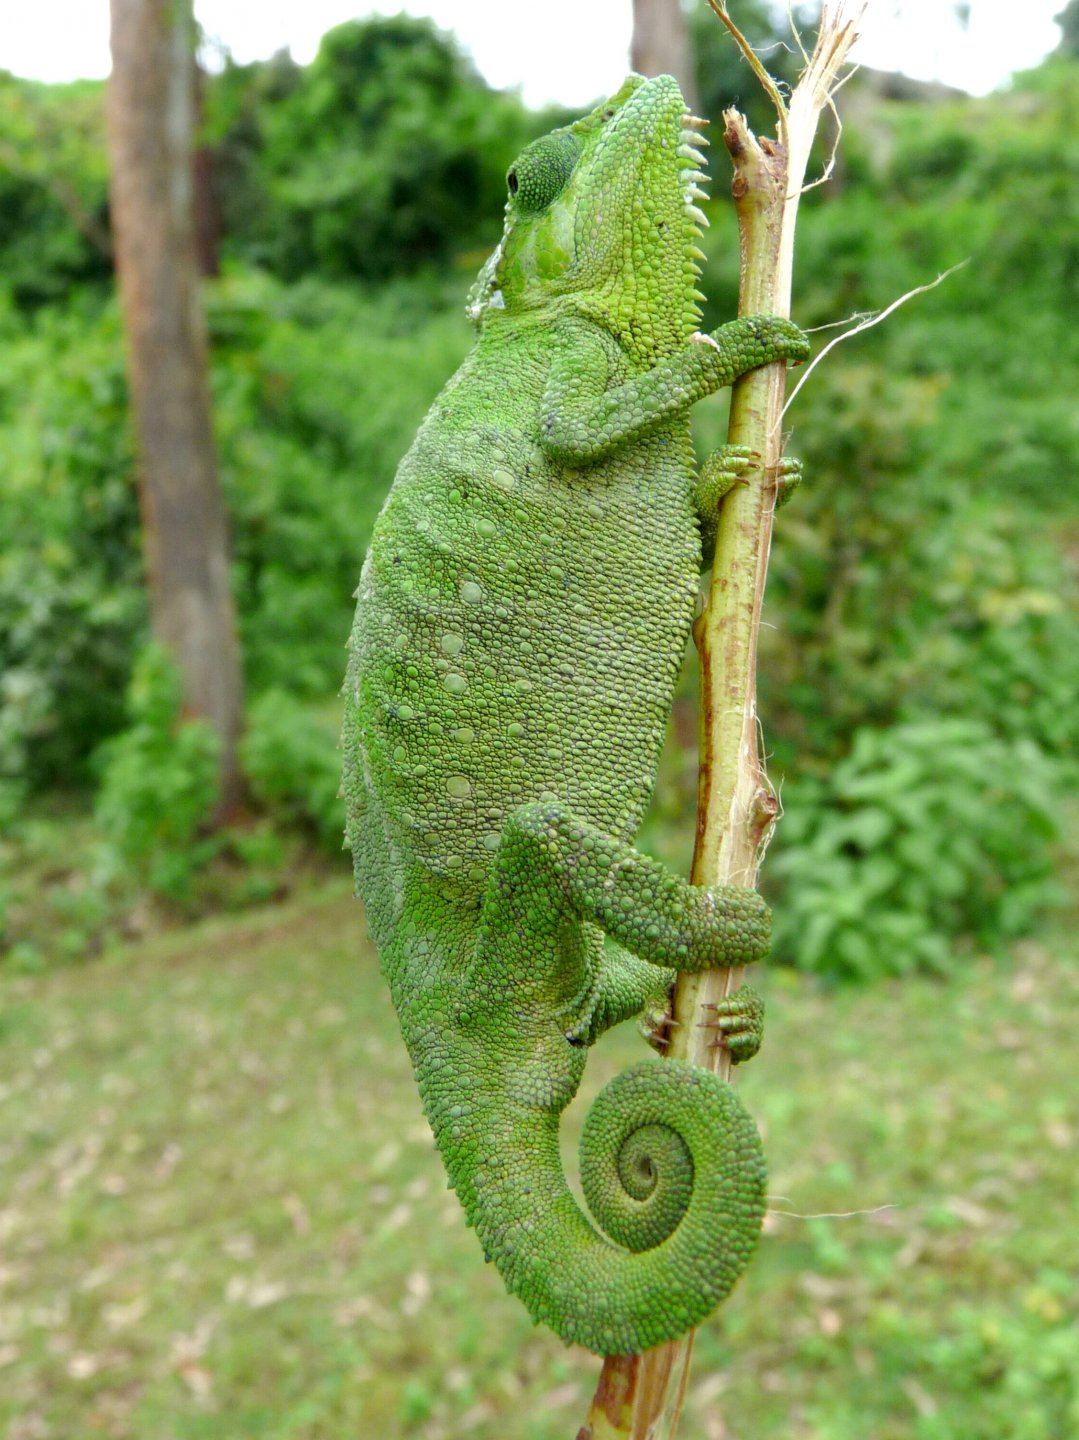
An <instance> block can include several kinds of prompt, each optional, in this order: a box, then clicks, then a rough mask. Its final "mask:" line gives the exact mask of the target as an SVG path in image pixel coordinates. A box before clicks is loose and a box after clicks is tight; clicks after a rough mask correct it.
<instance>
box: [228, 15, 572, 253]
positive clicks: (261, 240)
mask: <svg viewBox="0 0 1079 1440" xmlns="http://www.w3.org/2000/svg"><path fill="white" fill-rule="evenodd" d="M208 99H209V113H210V135H211V138H212V141H213V147H214V154H215V166H216V168H217V169H218V170H219V171H220V172H221V173H222V174H223V175H224V176H226V177H227V179H228V182H229V183H228V185H227V186H223V187H220V193H221V197H222V202H223V212H224V224H225V231H226V249H227V250H228V251H229V252H230V253H232V254H233V255H237V256H242V257H243V258H244V259H245V260H248V261H254V262H255V263H257V264H259V265H263V266H266V267H267V268H269V269H271V270H273V271H274V272H275V273H276V274H278V275H281V276H283V277H284V278H286V279H296V278H298V277H299V276H301V275H305V274H308V273H311V272H313V271H317V272H318V273H319V274H321V275H323V276H325V277H338V278H340V277H345V276H363V277H366V278H385V277H386V276H389V275H394V274H401V273H403V272H408V271H413V270H416V269H417V268H418V267H420V266H423V265H429V264H432V263H442V262H445V261H446V260H447V259H448V258H449V257H450V256H452V255H453V254H455V253H457V252H459V251H460V250H461V249H462V248H469V247H471V246H474V245H482V246H485V247H487V248H492V247H493V246H494V242H495V240H496V239H497V235H498V229H499V222H500V216H501V212H502V207H503V205H504V203H505V198H506V195H505V175H506V170H507V168H508V167H509V165H510V164H511V162H512V161H513V158H514V156H515V155H516V153H517V152H518V150H520V149H521V147H522V146H523V145H524V144H525V143H526V141H528V140H530V139H531V138H532V137H533V136H534V135H535V134H537V133H539V130H541V129H543V128H546V126H545V120H544V119H542V118H539V119H537V117H535V116H532V115H530V114H529V113H528V111H526V110H525V108H524V106H523V105H522V104H521V102H520V100H519V99H518V98H517V97H516V96H515V95H513V94H511V93H502V94H500V93H498V92H495V91H492V90H490V89H489V88H488V87H487V85H486V84H485V83H484V82H483V81H482V80H481V79H480V77H479V75H478V74H477V73H476V71H475V70H474V68H473V67H472V65H471V63H470V62H469V61H468V60H467V59H466V58H465V57H464V55H463V54H462V52H461V50H460V48H459V47H458V45H457V43H456V41H455V40H454V39H453V38H452V37H451V36H448V35H445V34H443V33H442V32H440V31H439V30H437V29H436V28H435V26H434V25H433V24H432V23H431V22H430V21H429V20H426V19H415V18H413V17H411V16H408V15H396V16H392V17H390V16H387V17H383V16H371V17H369V18H367V19H364V20H355V21H349V22H347V23H346V24H343V25H338V26H337V27H336V28H335V29H333V30H330V31H328V32H327V33H326V34H325V35H324V36H323V37H322V42H321V44H320V45H319V50H318V54H317V55H316V57H315V59H314V60H313V61H312V62H311V64H310V65H307V66H304V67H302V68H300V67H297V66H293V65H290V63H289V62H288V61H284V60H282V59H281V58H279V57H278V58H275V59H274V60H271V61H268V62H266V63H264V64H259V65H253V66H246V67H237V66H229V67H228V68H227V69H226V71H225V73H224V75H222V76H221V77H220V78H217V79H213V80H211V82H210V84H209V86H208Z"/></svg>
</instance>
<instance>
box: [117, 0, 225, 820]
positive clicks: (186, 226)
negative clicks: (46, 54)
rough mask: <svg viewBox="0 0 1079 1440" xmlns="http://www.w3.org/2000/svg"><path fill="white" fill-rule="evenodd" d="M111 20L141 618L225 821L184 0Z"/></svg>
mask: <svg viewBox="0 0 1079 1440" xmlns="http://www.w3.org/2000/svg"><path fill="white" fill-rule="evenodd" d="M111 11H112V37H111V38H112V60H113V69H112V78H111V81H110V83H109V98H108V122H109V123H108V136H109V151H110V169H111V208H112V223H113V234H114V243H115V253H116V262H117V269H118V272H119V281H120V296H121V300H122V305H123V316H124V329H125V333H126V337H127V351H128V372H129V375H130V380H131V397H132V404H133V406H134V413H135V426H136V435H137V439H138V449H139V461H140V480H139V503H140V508H141V512H142V528H143V546H144V550H145V556H146V569H147V578H148V586H149V593H150V614H151V620H152V624H153V629H154V634H155V635H156V637H157V638H158V639H159V640H160V641H161V642H162V643H163V644H164V645H165V647H166V648H167V650H168V651H169V653H170V654H171V655H172V656H173V658H174V660H175V661H176V663H177V665H178V666H179V669H180V672H181V674H182V676H183V682H184V697H185V704H186V713H187V714H189V715H192V716H199V717H201V718H203V719H205V720H207V721H209V723H210V724H211V725H212V726H213V728H214V730H215V731H216V732H217V734H218V736H219V737H220V740H221V767H220V778H221V813H222V814H225V813H227V812H228V811H229V810H230V809H232V808H233V807H234V806H235V804H236V802H237V799H238V796H239V788H240V782H239V769H238V764H237V754H236V742H237V739H238V736H239V731H240V724H241V718H242V681H241V672H240V656H239V648H238V645H237V640H236V620H235V612H234V607H233V602H232V593H231V590H230V588H229V544H228V526H227V520H226V516H225V507H224V504H223V501H222V498H221V490H220V486H219V484H218V477H217V461H216V456H215V453H214V442H213V433H212V430H211V426H210V396H209V388H208V384H207V376H206V338H205V332H204V328H203V319H202V312H201V310H200V308H199V297H198V272H197V262H196V251H195V233H194V207H193V197H192V155H191V149H192V119H193V101H194V80H193V75H192V69H193V65H194V52H193V46H192V42H193V35H194V29H193V19H192V13H191V0H111Z"/></svg>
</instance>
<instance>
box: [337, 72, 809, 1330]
mask: <svg viewBox="0 0 1079 1440" xmlns="http://www.w3.org/2000/svg"><path fill="white" fill-rule="evenodd" d="M699 123H700V122H695V121H694V119H693V117H690V116H687V114H686V107H685V103H684V101H683V99H682V96H681V94H680V92H679V89H678V86H677V84H676V82H675V81H674V80H672V79H671V78H670V77H669V76H661V77H659V78H657V79H653V80H644V79H642V78H641V77H640V76H637V75H634V76H630V77H629V79H627V80H626V82H625V84H624V85H623V86H622V88H621V89H620V90H619V91H618V93H617V94H616V95H615V96H614V97H613V98H612V99H611V100H610V101H609V102H608V103H607V104H606V105H603V106H601V107H599V108H597V109H596V110H594V111H593V112H592V113H591V114H589V115H586V116H585V117H584V118H583V119H581V120H578V121H576V122H575V123H574V124H571V125H569V126H567V127H565V128H563V129H559V130H555V131H554V132H553V133H552V134H550V135H548V136H546V137H544V138H543V139H540V140H537V141H535V142H534V143H533V144H531V145H529V146H528V147H527V148H526V149H525V150H524V151H523V152H522V153H521V155H520V156H519V157H518V159H517V161H516V163H515V164H514V165H513V167H512V169H511V170H510V172H509V175H508V177H507V180H508V188H509V198H508V201H507V204H506V222H505V229H504V233H503V236H502V239H501V241H500V243H499V245H498V247H497V249H496V250H495V251H494V254H493V255H492V256H491V257H490V259H489V260H488V261H487V263H486V264H485V265H484V267H483V269H482V270H481V271H480V274H479V277H478V279H477V281H476V283H475V286H474V288H473V290H472V294H471V297H470V305H469V313H470V315H471V316H472V318H473V320H474V321H475V323H476V326H477V328H478V332H479V333H478V338H477V341H476V344H475V346H474V348H473V350H472V352H471V354H470V355H469V356H468V357H467V359H466V360H465V361H464V363H463V364H462V366H461V368H460V369H459V370H458V372H457V373H456V375H454V376H453V378H452V379H451V380H450V381H449V383H448V384H447V385H446V387H445V389H444V390H443V391H442V393H441V395H440V396H439V397H438V398H437V400H436V401H435V402H434V405H433V406H432V408H431V410H430V412H429V414H428V415H427V417H426V419H425V420H424V422H423V425H422V426H421V427H420V430H419V432H418V434H417V436H416V439H415V441H414V442H413V445H412V447H411V449H410V450H409V451H408V453H407V455H406V456H405V458H404V460H403V461H402V462H401V466H400V469H399V470H398V472H397V477H396V480H395V481H394V485H393V488H392V490H391V492H390V495H389V498H388V499H387V501H386V504H385V506H384V508H383V510H382V513H381V515H380V516H379V519H378V521H377V523H376V525H375V529H374V534H373V538H372V541H371V547H370V551H369V553H368V556H367V559H366V562H365V564H364V567H363V571H362V574H361V578H360V584H359V589H358V590H357V592H356V593H357V599H358V605H357V610H356V620H355V625H354V628H353V631H352V636H351V639H350V641H349V650H350V656H349V668H348V675H347V679H346V683H345V705H346V709H345V726H344V738H343V748H344V752H345V780H344V793H345V797H346V802H347V813H348V843H349V844H350V846H351V849H352V853H353V857H354V861H355V868H356V876H357V887H358V891H359V893H360V895H361V896H362V897H363V900H364V902H365V905H366V911H367V917H368V924H369V926H370V929H371V932H372V935H373V938H374V940H375V942H376V944H377V946H378V948H379V951H380V954H381V963H382V969H383V971H384V973H385V975H386V977H387V979H388V981H389V984H390V988H391V991H392V995H393V1001H394V1004H395V1006H396V1009H397V1014H398V1016H399V1018H400V1022H401V1029H402V1032H403V1034H404V1039H405V1042H406V1044H407V1046H408V1049H409V1052H410V1055H411V1058H412V1063H413V1065H414V1067H415V1072H416V1077H417V1080H418V1082H419V1088H420V1094H421V1096H422V1099H423V1105H424V1109H425V1110H426V1113H427V1116H428V1119H429V1120H430V1123H431V1127H432V1129H433V1131H434V1134H435V1138H436V1141H437V1143H438V1147H439V1149H440V1151H441V1153H442V1157H443V1160H444V1161H445V1165H446V1169H447V1171H448V1172H449V1176H450V1184H451V1186H452V1188H454V1189H455V1190H456V1192H457V1194H458V1196H459V1198H460V1201H461V1204H462V1205H463V1207H464V1210H465V1213H466V1215H467V1217H468V1221H469V1223H470V1224H471V1225H473V1226H474V1227H475V1230H476V1233H477V1235H478V1237H479V1239H480V1242H481V1243H482V1245H483V1248H484V1252H485V1254H486V1256H487V1258H488V1259H490V1260H493V1261H494V1263H495V1265H496V1266H497V1267H498V1269H499V1271H500V1273H501V1275H502V1277H503V1279H504V1281H505V1283H506V1285H507V1287H508V1288H509V1290H510V1291H512V1292H513V1293H514V1294H516V1295H518V1296H519V1297H520V1298H521V1300H522V1301H523V1302H524V1304H525V1305H526V1306H527V1308H528V1310H529V1311H530V1312H531V1314H532V1316H533V1317H534V1318H535V1319H536V1320H537V1321H543V1322H544V1323H546V1324H547V1325H550V1326H551V1327H552V1328H553V1329H554V1330H556V1331H557V1332H558V1334H559V1335H560V1336H562V1338H563V1339H564V1340H566V1341H567V1342H570V1341H572V1342H577V1343H580V1344H582V1345H585V1346H587V1347H588V1348H589V1349H591V1350H593V1351H596V1352H598V1353H600V1354H619V1353H629V1352H634V1351H640V1350H643V1349H646V1348H648V1347H650V1346H653V1345H656V1344H658V1343H660V1342H661V1341H664V1340H668V1339H671V1338H673V1337H675V1336H677V1335H679V1334H681V1333H682V1332H684V1331H685V1330H687V1329H689V1328H691V1327H692V1326H693V1325H695V1324H696V1323H697V1322H698V1321H700V1320H701V1319H703V1318H704V1316H706V1315H707V1314H708V1313H709V1312H710V1311H711V1310H712V1309H713V1308H714V1307H715V1306H716V1305H717V1304H718V1303H719V1302H720V1301H721V1300H722V1299H723V1298H724V1297H725V1296H726V1295H727V1294H728V1292H729V1291H730V1289H731V1287H732V1286H733V1284H734V1282H735V1281H736V1280H737V1278H738V1276H739V1274H740V1273H741V1271H742V1270H743V1269H744V1267H745V1265H746V1264H747V1262H748V1260H749V1258H750V1256H751V1254H752V1252H753V1250H754V1247H755V1245H756V1242H757V1238H758V1234H759V1231H760V1225H761V1219H762V1215H763V1209H764V1179H765V1176H764V1161H763V1155H762V1150H761V1145H760V1140H759V1137H758V1135H757V1131H756V1127H755V1126H754V1124H753V1122H752V1120H751V1119H750V1117H749V1115H748V1114H747V1113H746V1111H745V1110H744V1108H743V1107H742V1105H741V1102H740V1101H739V1100H738V1099H737V1097H736V1095H735V1093H734V1091H733V1090H732V1088H731V1087H730V1086H729V1085H727V1084H725V1083H723V1082H722V1081H721V1080H719V1079H718V1077H716V1076H715V1075H713V1074H712V1073H711V1072H709V1071H706V1070H703V1069H700V1068H698V1067H696V1066H692V1065H689V1064H685V1063H682V1062H679V1061H674V1060H669V1059H664V1058H654V1059H652V1060H650V1061H644V1062H642V1063H640V1064H637V1065H634V1066H632V1067H631V1068H630V1069H628V1070H626V1071H625V1072H624V1073H623V1074H621V1075H620V1076H618V1077H617V1078H616V1079H615V1080H613V1081H612V1082H611V1083H610V1084H609V1085H608V1086H607V1087H606V1088H605V1089H604V1090H603V1091H602V1092H601V1094H600V1095H599V1097H598V1098H597V1100H596V1102H595V1104H594V1105H593V1106H592V1108H591V1110H590V1112H589V1114H588V1118H587V1120H586V1122H585V1128H584V1134H583V1137H582V1141H581V1180H582V1186H583V1189H584V1193H585V1197H586V1200H587V1203H588V1206H589V1208H590V1210H591V1212H592V1216H593V1217H594V1221H595V1223H593V1221H592V1220H590V1219H589V1218H588V1217H587V1216H586V1215H585V1213H584V1212H583V1211H582V1209H581V1207H580V1205H579V1204H578V1202H577V1200H576V1199H575V1198H574V1195H573V1193H572V1191H571V1190H570V1188H569V1186H568V1184H567V1182H566V1178H565V1175H564V1173H563V1168H562V1163H561V1160H560V1157H559V1147H558V1125H559V1116H560V1114H561V1112H562V1110H563V1109H564V1108H565V1107H566V1105H567V1104H568V1103H569V1101H570V1100H571V1099H572V1097H573V1095H574V1093H575V1092H576V1090H577V1086H578V1083H579V1081H580V1078H581V1074H582V1071H583V1068H584V1062H585V1054H586V1049H587V1047H588V1045H590V1044H591V1043H592V1042H593V1041H594V1040H595V1039H596V1037H597V1036H598V1035H599V1034H600V1033H601V1032H602V1031H603V1030H605V1029H606V1028H607V1027H608V1026H610V1025H614V1024H616V1023H618V1022H619V1021H621V1020H624V1019H626V1018H627V1017H629V1016H632V1015H637V1014H639V1013H640V1012H642V1010H644V1011H646V1012H647V1011H655V1010H656V1009H657V1008H658V1007H660V1006H662V1005H663V1003H664V996H665V991H666V988H667V987H668V986H669V984H670V982H671V981H672V979H673V978H674V973H675V971H676V970H678V969H683V970H691V969H704V968H709V967H714V966H720V965H742V964H748V963H750V962H752V961H755V960H760V959H761V958H763V956H764V954H765V952H766V949H767V943H768V933H769V915H768V911H767V909H766V907H765V906H764V904H763V902H762V901H761V900H760V898H759V897H758V896H757V895H756V894H754V893H753V892H752V891H749V890H744V889H740V888H735V887H715V888H704V887H694V886H691V885H689V884H688V883H687V882H686V881H684V880H681V879H678V878H677V877H675V876H674V875H673V874H670V873H669V872H668V871H667V870H666V869H665V868H664V867H663V866H661V865H659V864H658V863H656V862H655V861H653V860H651V859H648V858H646V857H645V856H644V855H642V854H640V853H639V852H638V851H637V850H635V849H634V848H633V847H632V843H631V842H632V839H633V836H634V835H635V833H636V831H637V828H638V826H639V824H640V821H641V817H642V814H643V812H644V808H645V805H646V803H647V801H648V799H649V796H650V794H651V790H652V785H653V780H654V776H655V769H656V762H657V758H658V754H659V750H660V747H661V744H662V741H663V738H664V732H665V728H666V722H667V718H668V714H669V711H670V706H671V701H672V692H673V688H674V685H675V681H676V678H677V675H678V671H679V666H680V663H681V660H682V657H683V653H684V650H685V647H686V642H687V639H688V636H689V632H690V628H691V625H692V621H693V615H694V609H695V605H696V600H697V595H698V589H699V577H700V566H701V558H702V557H701V549H702V533H703V536H704V539H705V545H706V548H707V546H708V543H709V536H710V535H711V534H712V533H713V531H714V520H715V509H716V502H717V499H718V497H719V495H720V494H721V493H722V491H723V490H724V489H725V488H729V485H730V484H731V483H733V480H734V478H735V477H736V475H737V471H738V461H739V457H738V455H737V454H735V455H733V456H732V455H731V454H730V453H725V452H721V454H720V456H719V457H713V460H712V461H710V462H709V463H707V464H706V465H705V467H704V471H703V473H702V476H701V477H700V478H698V476H697V473H696V466H695V463H694V457H693V450H692V444H691V441H690V434H689V421H688V411H689V407H690V405H691V404H692V403H693V402H694V401H695V400H698V399H700V398H701V397H703V396H705V395H708V394H710V393H711V392H712V391H714V390H717V389H718V388H720V387H721V386H724V385H727V384H729V383H730V382H731V381H732V380H733V379H735V378H736V377H737V376H738V375H740V374H742V373H743V372H744V371H746V370H749V369H751V368H753V367H754V366H757V365H762V364H765V363H769V362H772V361H776V360H782V359H795V360H799V359H803V358H804V357H805V355H806V352H807V344H806V341H805V338H804V336H803V335H802V334H801V332H800V331H798V330H797V329H796V328H795V327H794V326H793V325H792V324H790V322H788V321H785V320H780V319H776V318H772V317H749V318H744V319H740V320H737V321H735V322H733V323H732V324H729V325H725V326H723V327H722V328H721V329H719V330H717V331H716V332H715V333H714V334H712V335H706V336H702V335H699V334H698V333H697V325H698V323H699V311H698V309H697V301H698V299H700V298H701V297H700V296H699V295H698V294H697V292H696V290H695V284H696V281H697V278H698V269H697V262H698V260H699V259H701V258H702V256H701V252H700V250H699V249H698V248H697V242H698V239H699V226H700V224H701V223H702V222H703V220H704V217H703V215H702V214H701V212H700V211H699V210H697V209H696V207H695V205H694V203H693V202H694V199H695V198H698V197H699V195H700V194H701V192H700V190H699V189H698V188H697V187H698V186H699V185H700V183H701V182H702V179H703V176H702V173H701V167H702V159H701V155H700V153H699V151H698V148H697V147H698V145H699V144H700V143H702V142H701V141H700V139H699V137H698V135H697V132H696V129H695V128H694V126H695V125H696V124H699ZM604 937H608V942H613V943H608V944H607V945H606V946H605V944H604ZM720 1008H721V1013H720V1014H719V1016H718V1017H717V1024H718V1026H719V1030H720V1031H721V1032H722V1033H723V1035H724V1037H725V1043H726V1044H727V1045H728V1046H729V1048H730V1049H731V1051H732V1054H733V1056H734V1057H735V1058H738V1059H744V1058H747V1057H748V1056H749V1055H752V1054H753V1053H754V1052H755V1050H756V1049H757V1047H758V1045H759V1043H760V1029H761V1007H760V1003H759V1001H758V1000H757V997H756V996H755V995H754V994H753V992H752V991H749V990H748V988H743V989H742V990H740V991H739V992H738V993H737V994H736V995H734V996H732V997H731V998H730V999H729V1000H728V1001H727V1002H726V1004H725V1006H723V1007H720Z"/></svg>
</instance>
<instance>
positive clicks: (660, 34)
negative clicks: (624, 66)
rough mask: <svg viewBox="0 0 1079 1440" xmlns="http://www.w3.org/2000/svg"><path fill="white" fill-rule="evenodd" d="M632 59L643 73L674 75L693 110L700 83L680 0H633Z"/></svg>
mask: <svg viewBox="0 0 1079 1440" xmlns="http://www.w3.org/2000/svg"><path fill="white" fill-rule="evenodd" d="M629 63H630V65H631V66H632V68H633V69H634V70H636V71H637V72H638V74H640V75H673V76H674V78H675V79H676V80H677V81H678V85H679V88H680V89H681V91H682V94H683V95H684V96H685V101H686V104H687V105H688V106H689V108H690V110H691V111H694V112H695V111H696V108H697V85H696V82H695V80H694V77H693V63H692V59H691V56H690V50H689V32H688V30H687V28H686V17H685V14H684V13H683V11H682V5H681V0H633V39H632V40H631V41H630V47H629Z"/></svg>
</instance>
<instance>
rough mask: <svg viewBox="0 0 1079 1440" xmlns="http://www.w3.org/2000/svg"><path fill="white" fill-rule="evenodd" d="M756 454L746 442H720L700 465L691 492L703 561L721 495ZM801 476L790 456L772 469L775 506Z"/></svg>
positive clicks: (708, 556) (707, 560) (712, 539)
mask: <svg viewBox="0 0 1079 1440" xmlns="http://www.w3.org/2000/svg"><path fill="white" fill-rule="evenodd" d="M756 458H757V456H756V452H755V451H753V450H751V449H750V448H749V446H748V445H724V446H722V447H721V448H720V449H719V450H715V451H713V452H712V454H711V455H709V456H708V458H707V459H706V460H705V461H704V463H703V464H702V465H701V468H700V472H699V474H698V476H697V483H696V487H695V491H694V495H695V504H696V510H697V518H698V520H699V521H700V526H701V549H702V551H703V554H704V563H705V565H709V564H711V561H712V552H713V550H714V549H715V544H716V525H717V523H718V521H719V507H720V504H721V503H722V501H723V497H724V496H725V495H726V494H727V493H728V491H730V490H733V489H734V487H735V485H738V484H740V483H742V482H744V480H745V478H746V475H747V473H748V472H749V470H750V469H751V468H752V466H753V463H754V460H755V459H756ZM802 479H803V472H802V462H801V461H800V460H798V459H795V458H794V457H793V456H784V458H783V459H782V460H780V462H779V468H778V470H777V472H776V509H777V510H778V509H780V507H781V506H783V505H786V503H787V501H788V500H790V498H791V497H792V496H793V494H794V492H795V490H797V488H798V486H799V485H800V484H801V483H802Z"/></svg>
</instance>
